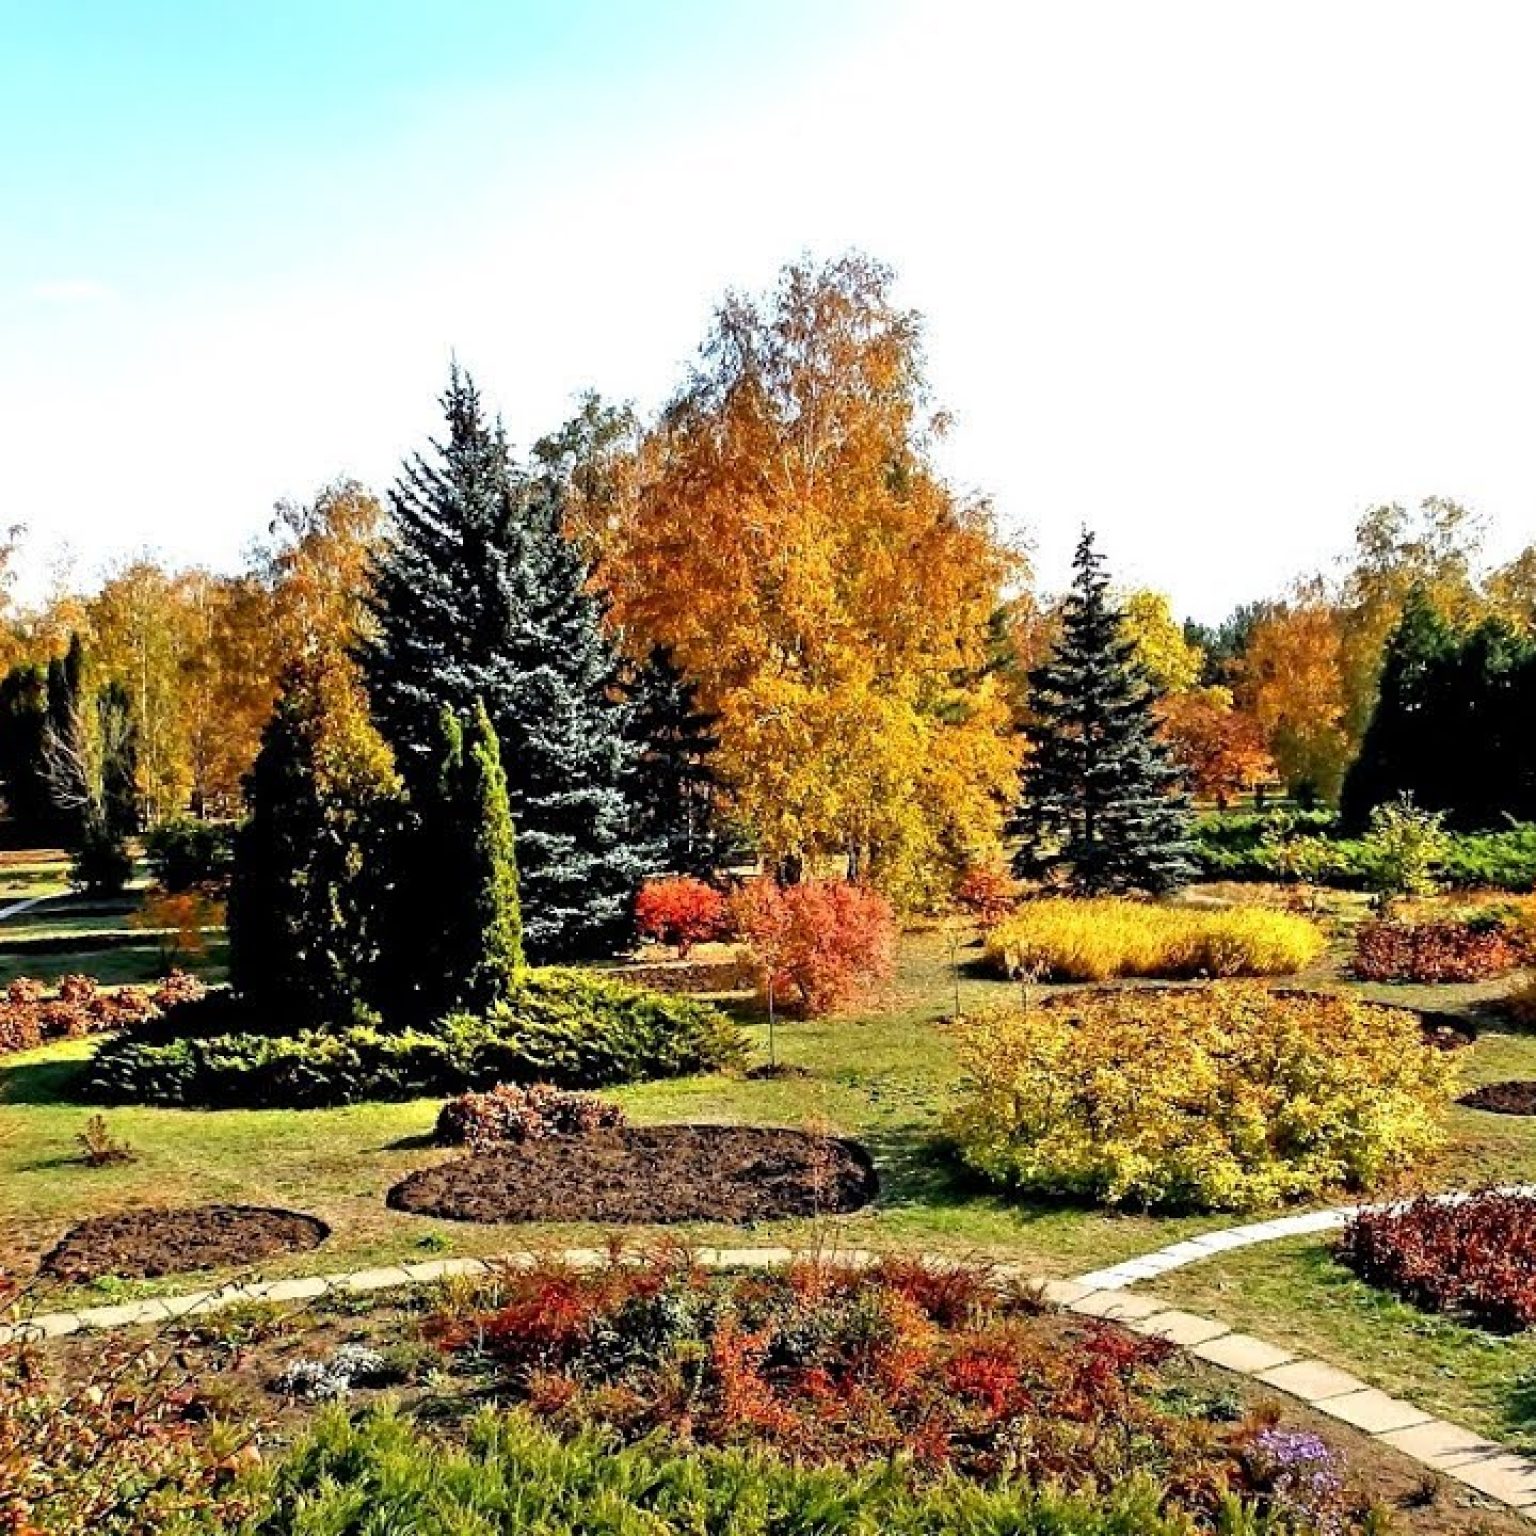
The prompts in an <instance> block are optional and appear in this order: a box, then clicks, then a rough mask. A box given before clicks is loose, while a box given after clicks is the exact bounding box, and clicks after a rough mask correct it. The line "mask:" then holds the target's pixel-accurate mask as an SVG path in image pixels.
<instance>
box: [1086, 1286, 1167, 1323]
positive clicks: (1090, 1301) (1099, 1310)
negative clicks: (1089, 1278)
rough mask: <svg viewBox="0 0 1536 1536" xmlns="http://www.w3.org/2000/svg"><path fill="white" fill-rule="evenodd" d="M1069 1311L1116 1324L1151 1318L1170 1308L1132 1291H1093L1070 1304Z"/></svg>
mask: <svg viewBox="0 0 1536 1536" xmlns="http://www.w3.org/2000/svg"><path fill="white" fill-rule="evenodd" d="M1069 1310H1070V1311H1073V1312H1080V1313H1081V1314H1082V1315H1083V1316H1084V1317H1103V1318H1109V1319H1112V1320H1114V1321H1116V1322H1120V1321H1130V1320H1131V1319H1133V1318H1138V1317H1151V1316H1153V1314H1154V1313H1157V1312H1166V1311H1167V1310H1168V1308H1167V1307H1166V1306H1165V1305H1164V1303H1162V1302H1160V1301H1154V1300H1152V1298H1151V1297H1150V1296H1138V1295H1136V1294H1135V1293H1134V1292H1132V1291H1092V1292H1090V1293H1089V1294H1088V1295H1086V1296H1082V1297H1079V1299H1078V1300H1076V1301H1074V1302H1072V1303H1070V1305H1069Z"/></svg>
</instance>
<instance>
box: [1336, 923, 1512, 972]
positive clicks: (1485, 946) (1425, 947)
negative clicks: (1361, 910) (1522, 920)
mask: <svg viewBox="0 0 1536 1536" xmlns="http://www.w3.org/2000/svg"><path fill="white" fill-rule="evenodd" d="M1521 961H1522V951H1521V946H1520V943H1519V941H1518V939H1517V938H1516V936H1515V935H1514V934H1512V933H1511V932H1510V931H1509V930H1508V929H1506V928H1503V927H1501V926H1500V925H1499V924H1497V923H1491V922H1451V921H1443V922H1429V923H1399V922H1385V921H1383V922H1370V923H1362V924H1361V925H1360V927H1359V930H1358V931H1357V932H1356V935H1355V962H1354V970H1355V975H1357V976H1359V977H1360V978H1361V979H1362V980H1365V981H1421V982H1433V981H1487V980H1489V979H1490V978H1492V977H1495V976H1505V975H1508V973H1509V972H1510V971H1512V970H1515V969H1516V968H1517V967H1518V966H1519V965H1520V964H1521Z"/></svg>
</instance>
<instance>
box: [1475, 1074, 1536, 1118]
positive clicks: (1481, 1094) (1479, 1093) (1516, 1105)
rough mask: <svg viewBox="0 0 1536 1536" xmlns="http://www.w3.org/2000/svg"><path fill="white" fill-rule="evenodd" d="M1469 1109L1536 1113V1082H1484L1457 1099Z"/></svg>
mask: <svg viewBox="0 0 1536 1536" xmlns="http://www.w3.org/2000/svg"><path fill="white" fill-rule="evenodd" d="M1456 1102H1457V1103H1458V1104H1465V1105H1466V1107H1467V1108H1468V1109H1485V1110H1487V1111H1488V1113H1489V1114H1491V1115H1536V1082H1531V1081H1529V1080H1528V1079H1517V1080H1515V1081H1514V1082H1508V1083H1484V1084H1483V1086H1482V1087H1481V1088H1474V1089H1473V1090H1472V1092H1471V1093H1464V1094H1463V1095H1462V1096H1461V1098H1459V1099H1458V1100H1457V1101H1456Z"/></svg>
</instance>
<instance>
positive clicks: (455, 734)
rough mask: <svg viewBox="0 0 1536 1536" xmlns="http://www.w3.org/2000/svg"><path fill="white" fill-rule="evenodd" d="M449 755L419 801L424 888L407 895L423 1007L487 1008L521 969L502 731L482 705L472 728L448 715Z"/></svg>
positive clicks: (417, 869) (418, 865)
mask: <svg viewBox="0 0 1536 1536" xmlns="http://www.w3.org/2000/svg"><path fill="white" fill-rule="evenodd" d="M442 741H443V757H442V764H441V768H440V771H439V775H438V780H437V783H436V785H435V786H434V789H433V791H432V793H431V794H430V795H429V796H428V797H426V799H425V802H424V803H422V804H421V805H420V806H419V807H418V811H419V821H418V823H417V826H416V829H415V831H414V833H413V834H412V835H413V837H414V838H415V839H416V840H417V841H418V843H419V847H420V851H419V854H418V856H417V857H416V858H414V859H412V860H411V861H410V870H411V874H412V876H413V877H414V878H415V879H417V880H419V881H420V887H419V889H417V890H416V891H414V892H413V893H411V894H410V895H408V896H406V897H405V899H406V900H407V901H408V903H409V909H410V911H411V914H412V922H411V924H410V932H411V933H412V935H413V944H414V945H415V946H416V948H417V952H418V953H419V955H420V958H421V960H422V962H423V964H422V965H421V967H420V969H419V973H418V976H419V979H418V985H417V989H416V992H417V999H418V1002H417V1006H418V1007H420V1008H422V1009H423V1010H424V1012H425V1013H426V1015H427V1016H428V1017H433V1016H437V1015H440V1014H443V1013H447V1012H450V1011H452V1010H454V1009H467V1010H470V1011H472V1012H475V1013H484V1012H485V1011H486V1010H487V1009H489V1008H491V1007H492V1006H493V1005H495V1004H496V1003H498V1002H501V1001H503V1000H504V999H505V998H506V997H507V996H508V994H509V993H510V992H511V990H512V987H513V985H514V984H515V982H516V980H517V978H518V976H519V975H520V974H521V972H522V971H523V968H524V965H525V961H524V958H523V925H522V913H521V909H520V907H519V905H518V878H517V845H516V835H515V833H514V830H513V824H512V811H511V806H510V804H509V802H508V799H507V778H506V774H505V773H504V772H503V770H502V764H501V748H500V744H499V743H498V741H497V739H496V730H495V727H494V726H492V724H491V721H490V716H489V715H488V714H487V713H486V711H485V707H484V705H482V704H478V703H477V704H476V706H475V711H474V714H473V715H472V716H471V717H470V722H469V731H468V734H467V736H466V732H465V728H464V725H463V724H462V723H461V722H460V721H459V720H458V719H457V717H456V716H455V715H454V714H453V713H452V712H451V711H450V710H446V709H445V710H444V711H443V716H442Z"/></svg>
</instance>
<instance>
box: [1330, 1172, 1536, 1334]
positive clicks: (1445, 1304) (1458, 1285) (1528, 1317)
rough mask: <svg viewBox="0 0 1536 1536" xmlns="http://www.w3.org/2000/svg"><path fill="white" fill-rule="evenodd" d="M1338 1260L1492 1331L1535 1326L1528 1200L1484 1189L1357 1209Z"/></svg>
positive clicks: (1533, 1232) (1532, 1220) (1535, 1219)
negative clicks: (1464, 1194) (1455, 1197)
mask: <svg viewBox="0 0 1536 1536" xmlns="http://www.w3.org/2000/svg"><path fill="white" fill-rule="evenodd" d="M1337 1251H1338V1257H1339V1258H1340V1260H1341V1261H1342V1262H1343V1263H1345V1264H1347V1265H1348V1266H1349V1267H1350V1268H1351V1269H1352V1270H1354V1272H1355V1273H1356V1274H1357V1275H1359V1276H1360V1278H1361V1279H1362V1280H1365V1281H1367V1282H1368V1283H1370V1284H1371V1285H1377V1286H1381V1287H1383V1288H1384V1289H1386V1290H1390V1291H1395V1292H1396V1293H1397V1294H1398V1295H1399V1296H1402V1297H1403V1298H1404V1299H1406V1300H1408V1301H1411V1302H1413V1303H1414V1305H1415V1306H1420V1307H1423V1308H1424V1309H1425V1310H1426V1311H1431V1312H1449V1313H1452V1314H1455V1315H1457V1316H1459V1317H1462V1318H1465V1319H1466V1320H1467V1321H1468V1322H1472V1323H1476V1324H1478V1325H1479V1326H1481V1327H1484V1328H1491V1329H1494V1330H1495V1331H1497V1332H1500V1333H1515V1332H1518V1331H1520V1330H1521V1329H1524V1328H1529V1327H1531V1326H1532V1325H1533V1324H1536V1200H1531V1199H1527V1198H1525V1197H1523V1196H1520V1195H1507V1194H1500V1193H1499V1192H1498V1191H1497V1190H1488V1191H1485V1192H1484V1193H1482V1194H1476V1195H1470V1196H1468V1197H1466V1198H1465V1199H1461V1200H1452V1201H1436V1200H1431V1199H1427V1198H1425V1199H1419V1200H1415V1201H1413V1202H1411V1203H1409V1204H1407V1205H1399V1206H1392V1207H1389V1208H1386V1209H1383V1210H1377V1211H1363V1212H1362V1213H1361V1214H1360V1215H1358V1216H1356V1217H1355V1218H1354V1219H1353V1220H1352V1221H1351V1222H1350V1223H1349V1225H1348V1226H1347V1227H1346V1228H1345V1229H1344V1235H1343V1237H1342V1238H1341V1239H1340V1241H1339V1247H1338V1250H1337Z"/></svg>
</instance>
